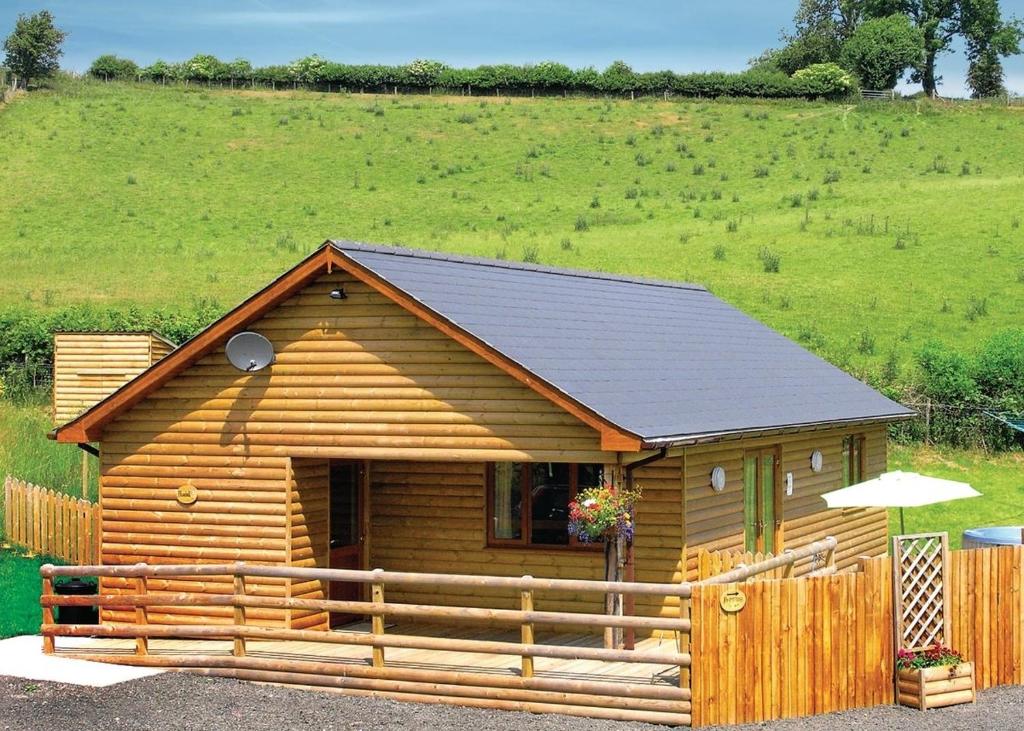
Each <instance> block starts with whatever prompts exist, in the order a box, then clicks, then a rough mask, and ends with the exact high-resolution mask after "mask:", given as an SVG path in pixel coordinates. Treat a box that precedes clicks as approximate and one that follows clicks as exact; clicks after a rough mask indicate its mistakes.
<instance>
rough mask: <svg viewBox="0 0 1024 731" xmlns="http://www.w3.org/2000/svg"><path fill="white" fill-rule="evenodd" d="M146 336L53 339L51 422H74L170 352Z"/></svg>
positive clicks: (68, 334) (168, 346)
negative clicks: (91, 407) (73, 420)
mask: <svg viewBox="0 0 1024 731" xmlns="http://www.w3.org/2000/svg"><path fill="white" fill-rule="evenodd" d="M172 348H173V346H172V345H171V344H170V343H168V342H167V341H166V340H164V339H163V338H161V337H159V336H157V335H152V334H150V333H115V332H99V333H76V332H61V333H55V334H54V336H53V420H54V423H55V424H63V423H64V422H67V421H70V420H71V419H74V418H75V417H76V416H78V415H79V414H81V413H82V412H83V411H85V410H86V409H87V408H89V407H90V406H92V405H93V404H96V403H99V402H100V401H102V400H103V399H105V398H106V397H107V396H109V395H110V394H112V393H113V392H114V391H116V390H117V389H118V388H120V387H121V386H123V385H124V384H125V383H127V382H128V381H129V380H131V379H132V378H134V377H135V376H137V375H138V374H139V373H141V372H142V371H144V370H146V369H147V368H149V366H150V365H152V364H153V363H156V362H157V361H158V360H160V359H161V358H163V357H164V356H165V355H167V353H169V352H170V351H171V350H172Z"/></svg>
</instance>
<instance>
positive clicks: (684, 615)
mask: <svg viewBox="0 0 1024 731" xmlns="http://www.w3.org/2000/svg"><path fill="white" fill-rule="evenodd" d="M691 591H692V589H691ZM690 608H691V605H690V597H683V596H681V597H679V619H691V618H692V615H691V611H690ZM692 632H693V624H692V621H691V624H690V629H688V630H686V631H685V632H683V631H680V632H679V642H678V645H679V652H680V653H686V654H690V644H691V643H690V635H691V633H692ZM692 666H693V663H692V659H691V663H690V665H686V666H683V665H680V666H679V687H680V688H689V687H690V668H691V667H692Z"/></svg>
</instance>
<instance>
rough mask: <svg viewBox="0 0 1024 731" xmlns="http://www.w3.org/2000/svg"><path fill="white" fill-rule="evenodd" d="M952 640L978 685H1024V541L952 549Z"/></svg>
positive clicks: (951, 642)
mask: <svg viewBox="0 0 1024 731" xmlns="http://www.w3.org/2000/svg"><path fill="white" fill-rule="evenodd" d="M948 563H949V576H950V587H951V590H950V592H949V607H950V613H949V625H950V626H949V631H950V634H949V637H950V644H951V645H952V647H953V648H954V649H956V650H959V651H960V652H961V653H962V654H963V656H964V657H965V658H966V659H967V660H971V661H973V662H974V676H975V683H976V686H977V689H978V690H982V689H984V688H991V687H993V686H996V685H1007V684H1017V685H1020V684H1024V595H1022V594H1021V587H1022V584H1024V546H1001V547H999V548H976V549H971V550H968V551H951V552H950V553H949V557H948Z"/></svg>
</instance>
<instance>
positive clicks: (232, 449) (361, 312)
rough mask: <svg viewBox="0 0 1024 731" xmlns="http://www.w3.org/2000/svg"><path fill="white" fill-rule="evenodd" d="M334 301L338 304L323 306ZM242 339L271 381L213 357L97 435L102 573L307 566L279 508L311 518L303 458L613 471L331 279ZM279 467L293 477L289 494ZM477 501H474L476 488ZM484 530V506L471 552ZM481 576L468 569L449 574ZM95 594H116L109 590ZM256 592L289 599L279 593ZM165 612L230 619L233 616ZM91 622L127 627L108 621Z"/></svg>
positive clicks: (504, 385) (576, 429)
mask: <svg viewBox="0 0 1024 731" xmlns="http://www.w3.org/2000/svg"><path fill="white" fill-rule="evenodd" d="M336 287H344V288H345V291H346V293H347V295H348V296H347V299H345V300H334V299H331V298H330V297H329V293H330V291H331V290H332V289H334V288H336ZM249 329H251V330H254V331H256V332H260V333H262V334H264V335H265V336H267V337H268V338H269V339H270V340H271V341H272V342H273V344H274V350H275V353H276V361H275V363H274V365H273V366H272V367H271V368H268V369H267V370H265V371H262V372H258V373H251V374H245V373H241V372H239V371H238V370H236V369H235V368H233V367H232V366H231V365H230V364H229V363H228V362H227V359H226V357H225V355H224V350H223V347H221V348H218V349H216V350H215V351H213V352H211V353H209V354H207V355H206V356H204V357H203V358H201V359H200V360H198V361H197V362H196V363H194V364H193V365H191V366H190V367H188V368H187V369H186V370H184V371H183V372H182V373H180V374H179V375H177V376H176V377H174V378H173V379H171V380H170V381H169V382H167V383H166V384H164V385H163V386H162V387H161V388H159V389H157V390H156V391H154V392H153V393H151V394H150V395H149V396H147V397H146V398H145V399H143V400H142V401H141V402H139V403H138V404H136V405H135V406H134V407H133V408H131V409H129V410H128V411H126V412H124V413H123V414H121V415H120V416H119V417H118V418H116V419H115V420H113V421H112V422H110V423H109V424H108V425H107V426H106V428H105V430H104V434H103V438H102V445H101V481H100V493H101V503H102V523H103V526H102V549H101V552H102V561H103V563H105V564H114V563H135V562H138V561H149V562H163V563H171V562H179V563H188V562H219V561H233V560H244V561H258V562H271V563H286V562H287V561H288V560H289V559H290V560H293V561H294V560H299V561H308V560H314V561H316V560H318V554H317V552H316V550H313V549H312V547H311V546H305V545H303V542H304V537H303V536H302V535H301V533H302V531H303V530H307V531H308V530H310V526H311V525H313V524H316V525H317V526H319V527H314V528H313V531H314V533H315V532H316V531H317V530H322V523H318V522H317V519H315V518H314V517H313V516H311V515H304V516H299V515H297V514H296V513H294V511H293V512H292V513H289V502H290V501H291V502H293V503H294V505H293V506H292V507H293V508H294V509H297V510H300V511H301V510H302V509H303V505H313V504H315V505H316V506H317V508H316V509H317V510H319V505H320V503H319V502H317V500H316V498H315V497H314V495H313V492H311V490H313V488H312V487H311V486H310V485H311V484H313V483H310V482H308V481H307V479H312V475H311V473H309V472H306V471H303V470H304V469H305V468H304V467H303V465H301V464H300V463H301V462H302V460H304V459H320V460H323V459H325V458H332V457H333V458H350V459H371V460H385V461H397V462H398V463H402V462H405V461H409V460H415V461H416V462H417V463H427V464H429V463H434V464H437V463H438V462H441V461H445V462H467V463H469V464H475V465H478V466H479V465H480V464H481V462H482V461H483V460H519V461H530V460H539V461H568V462H605V461H613V460H614V456H609V455H608V453H605V452H602V451H601V450H600V438H599V435H598V434H597V432H596V431H594V430H593V429H591V428H590V427H588V426H586V425H584V424H583V423H581V422H580V421H579V420H577V419H576V418H575V417H573V416H571V415H569V414H567V413H566V412H564V411H563V410H561V409H560V408H558V407H557V406H555V405H553V404H552V403H551V402H549V401H548V400H546V399H545V398H543V397H541V396H539V395H538V394H536V393H535V392H534V391H532V390H531V389H529V388H527V387H526V386H523V385H522V384H520V383H519V382H518V381H516V380H515V379H513V378H512V377H511V376H508V375H507V374H505V373H504V372H502V371H500V370H499V369H498V368H497V367H495V366H493V365H491V364H489V363H487V362H486V361H484V360H483V359H482V358H480V357H479V356H477V355H476V354H474V353H472V352H470V351H469V350H467V349H466V348H464V347H462V346H461V345H459V344H457V343H455V342H454V341H452V340H450V339H449V338H448V337H447V336H445V335H443V334H442V333H440V332H439V331H437V330H435V329H434V328H433V327H431V326H429V325H427V324H425V323H423V322H422V321H421V320H419V319H418V318H416V317H414V316H412V315H409V314H407V313H406V312H405V310H403V309H401V308H400V307H398V305H395V304H393V303H392V302H391V301H390V300H387V299H386V298H384V297H383V295H380V294H378V293H377V292H375V291H373V290H371V289H370V288H368V287H367V286H365V285H363V284H362V283H360V282H357V281H356V280H355V279H353V278H352V277H350V276H349V275H347V274H346V273H344V272H340V271H336V272H335V273H333V274H327V275H323V276H322V277H320V278H319V279H318V280H316V281H314V282H313V283H311V284H310V285H309V286H308V287H306V288H305V289H303V290H302V291H301V292H300V293H298V294H297V295H295V296H293V297H291V298H290V299H288V300H286V301H285V302H283V303H282V304H281V305H280V306H278V307H277V308H275V309H274V310H273V311H271V312H270V313H268V314H267V316H265V317H264V318H262V319H260V320H259V321H257V322H255V323H252V324H251V325H250V326H249ZM289 458H291V459H293V460H294V464H295V465H299V467H300V468H302V469H299V470H298V471H296V473H295V475H294V479H295V482H294V484H293V483H292V480H293V476H292V474H291V472H290V470H289ZM452 469H453V470H455V469H456V468H455V467H453V468H452ZM458 469H464V468H462V467H459V468H458ZM477 469H478V470H479V469H480V468H479V467H477ZM481 474H482V473H481ZM184 484H190V485H192V486H194V487H196V488H197V489H198V491H199V497H198V500H197V501H196V503H195V504H193V505H182V504H180V503H179V502H178V501H177V500H176V491H177V489H178V487H179V486H181V485H184ZM476 494H477V496H478V497H477V498H476V499H478V500H481V501H482V498H483V491H482V483H480V486H479V489H478V491H477V493H476ZM480 504H481V506H482V502H481V503H480ZM289 515H292V517H291V518H289ZM483 521H484V517H483V513H482V507H481V511H479V512H477V513H476V517H475V519H474V526H475V528H474V529H473V530H475V531H476V534H475V535H474V539H475V537H476V536H479V535H482V530H483ZM435 522H436V521H435ZM307 523H308V525H307ZM458 525H459V526H460V527H461V524H458ZM291 531H294V536H292V539H291V540H292V544H291V545H290V544H289V533H290V532H291ZM377 537H379V534H378V535H377V536H374V535H371V536H370V540H371V541H373V540H374V539H375V538H377ZM476 545H477V546H478V547H479V546H480V545H482V539H481V541H478V542H477V544H476ZM394 550H395V551H400V550H401V548H400V547H397V546H396V547H395V548H394ZM440 550H442V551H443V550H444V549H440ZM310 552H311V553H310ZM393 557H397V556H395V555H393ZM319 558H320V559H322V556H319ZM585 562H587V563H589V562H592V561H591V559H590V558H586V559H585ZM548 563H549V564H550V561H548ZM425 565H439V561H427V563H426V564H425ZM425 565H424V564H420V565H419V567H420V568H425ZM594 565H595V566H596V565H597V564H596V563H595V564H594ZM486 566H487V564H486V562H476V563H474V562H473V561H468V562H467V564H466V568H465V569H461V570H464V571H468V570H478V569H480V570H482V569H483V568H485V567H486ZM403 568H407V569H408V568H417V564H413V565H409V564H406V565H405V566H404V567H403ZM576 568H578V562H574V561H568V562H567V563H566V565H565V568H564V569H562V571H564V573H565V575H574V576H580V575H582V574H579V573H575V574H574V573H573V571H575V569H576ZM520 573H523V572H520ZM596 576H597V574H595V577H596ZM181 583H182V582H176V585H180V584H181ZM207 583H208V582H207ZM154 588H155V587H154ZM104 589H105V590H111V591H113V590H127V589H129V587H128V586H127V584H124V583H123V582H120V583H119V582H115V581H112V580H111V581H105V583H104ZM292 589H293V590H294V589H295V587H292ZM254 590H258V591H264V592H268V593H274V594H279V595H284V594H285V593H286V591H287V589H286V587H285V584H284V582H277V583H275V582H268V583H267V585H266V586H260V587H257V588H256V589H254ZM313 590H314V591H315V589H313ZM172 611H173V612H175V613H180V614H182V615H188V616H198V615H200V614H202V613H203V612H204V611H205V613H206V614H207V615H208V616H210V617H216V618H219V619H220V620H222V621H227V620H228V619H229V618H230V609H227V610H223V611H220V610H216V609H210V610H202V611H201V610H198V609H191V608H180V609H174V610H170V609H169V610H167V613H168V615H169V614H170V613H171V612H172ZM251 615H252V616H254V617H256V618H257V620H259V621H265V622H268V623H284V622H285V621H287V618H286V617H285V616H284V615H283V614H282V613H280V612H274V611H268V610H253V611H252V613H251ZM160 616H161V615H160V614H159V613H157V612H154V613H153V621H161V620H160ZM293 619H295V621H305V618H300V617H298V615H296V616H295V617H293ZM104 620H105V621H130V620H131V617H129V616H128V615H127V614H125V615H124V616H121V615H117V614H116V613H109V614H108V613H106V612H105V614H104ZM309 621H315V620H309Z"/></svg>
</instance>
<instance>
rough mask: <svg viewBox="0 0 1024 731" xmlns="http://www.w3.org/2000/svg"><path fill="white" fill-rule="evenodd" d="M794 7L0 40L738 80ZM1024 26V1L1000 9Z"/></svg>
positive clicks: (112, 17) (535, 13) (207, 27)
mask: <svg viewBox="0 0 1024 731" xmlns="http://www.w3.org/2000/svg"><path fill="white" fill-rule="evenodd" d="M796 2H797V0H761V1H757V0H715V1H704V2H693V1H690V2H687V0H676V2H636V3H628V4H627V3H622V2H609V1H606V0H591V1H590V2H580V1H579V0H555V1H552V0H545V1H540V0H518V1H516V2H496V1H493V0H476V1H470V0H435V1H434V2H409V1H408V0H378V1H377V2H368V1H358V0H351V1H349V2H344V1H341V0H336V1H333V2H331V1H329V0H294V1H293V2H284V1H282V0H206V1H205V2H199V1H197V0H178V1H175V2H167V1H166V0H163V1H161V2H155V1H153V0H136V1H134V2H128V1H125V0H50V2H39V1H38V0H36V1H33V0H0V36H6V35H7V33H9V32H10V29H11V27H13V24H14V20H15V18H16V16H17V14H18V13H19V12H34V11H36V10H39V9H42V8H47V9H49V10H50V11H51V12H53V13H54V15H55V16H56V17H57V20H58V24H59V25H60V26H61V27H63V28H64V29H65V30H68V31H69V32H70V34H71V35H70V37H69V38H68V41H67V43H66V45H65V54H64V59H63V63H64V65H65V66H66V67H68V68H71V69H75V70H78V71H82V70H85V69H86V68H88V66H89V63H90V62H91V61H92V59H93V58H95V57H96V56H98V55H100V54H101V53H116V54H118V55H121V56H128V57H130V58H133V59H134V60H136V61H138V62H139V63H141V64H147V63H151V62H152V61H153V60H155V59H157V58H163V59H165V60H169V61H173V60H181V59H185V58H188V57H189V56H191V55H193V54H194V53H198V52H208V53H213V54H215V55H217V56H219V57H220V58H223V59H232V58H235V57H238V56H242V57H245V58H248V59H249V60H251V61H252V62H253V63H255V64H257V65H261V64H269V63H286V62H288V61H291V60H294V59H295V58H298V57H300V56H304V55H307V54H310V53H319V54H320V55H322V56H326V57H328V58H330V59H332V60H337V61H347V62H352V63H364V62H365V63H368V62H378V63H403V62H406V61H410V60H412V59H414V58H436V59H439V60H442V61H445V62H447V63H450V64H452V65H458V66H463V65H466V66H474V65H477V64H481V63H500V62H510V63H527V62H533V61H539V60H544V59H551V60H556V61H562V62H564V63H567V64H569V65H571V66H589V65H592V66H595V67H597V68H604V67H605V66H607V65H608V64H609V63H610V62H611V61H613V60H615V59H618V58H621V59H623V60H625V61H627V62H628V63H630V64H631V65H632V66H633V67H634V68H636V69H637V70H644V71H646V70H655V69H663V68H669V69H673V70H675V71H701V70H711V69H720V70H727V71H728V70H740V69H742V68H744V67H745V66H746V62H747V59H748V58H750V57H751V56H754V55H756V54H758V53H759V52H760V51H761V50H763V49H764V48H766V47H769V46H772V45H775V44H776V43H777V40H778V35H779V30H780V29H781V28H783V27H785V26H787V25H788V24H789V21H790V18H791V17H792V14H793V10H794V8H795V6H796ZM1002 6H1003V12H1004V14H1005V15H1017V16H1024V0H1003V2H1002ZM1006 70H1007V84H1008V86H1009V87H1010V88H1011V89H1013V90H1015V91H1017V92H1024V59H1022V58H1021V57H1017V58H1013V59H1009V60H1008V61H1007V62H1006ZM939 71H940V73H941V74H942V75H943V77H944V78H945V82H944V86H943V89H944V91H945V93H946V94H947V95H949V96H955V95H958V94H962V93H964V74H965V72H966V62H965V61H964V59H963V55H962V54H961V53H959V52H957V53H953V54H947V55H946V56H944V57H943V58H942V60H941V62H940V66H939Z"/></svg>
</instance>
